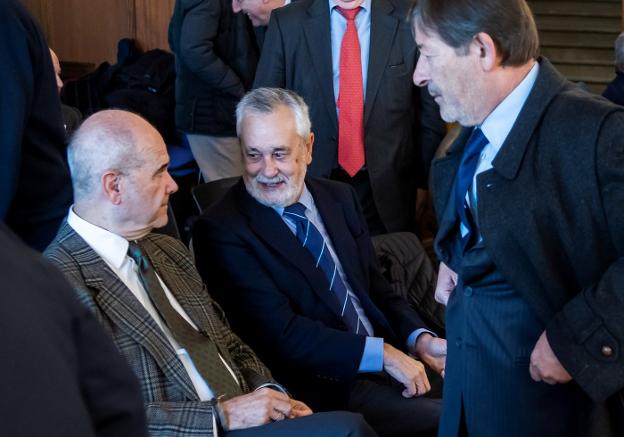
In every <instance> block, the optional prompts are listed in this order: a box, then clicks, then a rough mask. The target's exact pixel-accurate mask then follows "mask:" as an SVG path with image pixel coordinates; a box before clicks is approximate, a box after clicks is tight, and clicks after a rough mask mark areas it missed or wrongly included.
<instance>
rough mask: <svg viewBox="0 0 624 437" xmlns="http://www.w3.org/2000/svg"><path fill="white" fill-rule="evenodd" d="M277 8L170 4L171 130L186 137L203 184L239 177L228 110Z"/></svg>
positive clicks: (250, 75)
mask: <svg viewBox="0 0 624 437" xmlns="http://www.w3.org/2000/svg"><path fill="white" fill-rule="evenodd" d="M283 4H284V0H249V1H245V2H239V1H238V0H176V4H175V8H174V10H173V16H172V17H171V22H170V24H169V45H170V46H171V50H172V51H173V52H174V53H175V59H176V111H175V117H176V127H177V128H178V129H179V130H180V131H181V132H183V133H184V134H185V135H186V136H187V139H188V141H189V144H190V147H191V150H192V152H193V156H194V157H195V160H196V161H197V164H198V165H199V168H200V169H201V171H202V174H203V177H204V180H206V181H212V180H216V179H221V178H226V177H231V176H239V175H240V174H241V173H242V163H241V158H240V146H239V144H238V139H237V138H236V131H235V129H234V109H235V108H236V104H237V103H238V101H239V100H240V99H241V97H243V95H244V94H245V92H246V91H247V90H249V89H250V88H251V84H252V82H253V79H254V75H255V73H256V65H257V63H258V57H259V55H260V48H261V47H262V40H263V39H264V33H265V27H266V25H267V23H268V22H269V17H270V15H271V11H272V10H273V9H275V8H278V7H280V6H282V5H283ZM241 11H242V12H241ZM243 12H244V13H243ZM245 15H247V17H246V16H245Z"/></svg>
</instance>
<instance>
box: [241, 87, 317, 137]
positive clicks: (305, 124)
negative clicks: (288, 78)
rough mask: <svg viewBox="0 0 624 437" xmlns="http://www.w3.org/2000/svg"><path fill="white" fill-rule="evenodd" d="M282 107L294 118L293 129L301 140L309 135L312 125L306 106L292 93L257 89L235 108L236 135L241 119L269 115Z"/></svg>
mask: <svg viewBox="0 0 624 437" xmlns="http://www.w3.org/2000/svg"><path fill="white" fill-rule="evenodd" d="M280 105H284V106H287V107H288V108H290V109H291V110H292V112H293V114H294V116H295V129H296V131H297V134H298V135H299V136H300V137H301V138H306V137H308V136H309V135H310V131H311V128H312V123H311V122H310V114H309V111H308V105H306V103H305V102H304V100H303V99H302V98H301V97H300V96H299V95H298V94H297V93H295V92H294V91H290V90H285V89H282V88H257V89H255V90H252V91H250V92H248V93H247V94H246V95H245V96H244V97H243V99H242V100H241V101H240V102H239V103H238V105H237V106H236V134H237V135H238V136H239V137H240V134H241V125H242V123H243V119H244V118H245V117H246V116H247V115H249V114H271V113H272V112H273V111H275V109H276V108H277V107H278V106H280Z"/></svg>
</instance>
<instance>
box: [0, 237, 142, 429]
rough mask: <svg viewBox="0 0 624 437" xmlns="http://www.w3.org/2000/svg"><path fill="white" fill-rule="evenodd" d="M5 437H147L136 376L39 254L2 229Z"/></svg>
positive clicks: (1, 418) (0, 380)
mask: <svg viewBox="0 0 624 437" xmlns="http://www.w3.org/2000/svg"><path fill="white" fill-rule="evenodd" d="M0 281H1V282H2V286H1V288H2V293H0V342H1V343H2V360H0V375H1V376H0V391H1V392H2V393H3V396H1V397H0V422H1V423H2V435H6V436H13V437H18V436H43V435H45V436H49V437H56V436H58V437H61V436H62V437H88V436H100V437H104V436H106V437H135V436H137V437H141V436H147V424H146V420H145V412H144V407H143V396H142V395H141V391H140V388H139V384H138V381H137V379H136V377H135V375H134V374H133V373H132V371H131V370H130V367H129V366H128V365H127V363H126V362H125V360H124V359H123V358H122V357H121V356H120V355H119V352H118V351H117V349H116V348H115V346H114V345H113V342H112V341H111V339H110V338H109V337H108V335H107V334H106V333H105V332H104V330H103V329H102V328H101V327H100V326H99V325H98V323H97V321H96V320H95V317H94V316H93V315H92V314H91V313H90V311H89V310H88V309H87V307H85V306H83V305H81V304H80V302H78V300H77V299H76V297H75V296H74V295H73V291H72V289H71V286H70V285H69V284H68V283H67V281H65V279H64V278H63V276H62V275H61V273H60V272H58V270H56V269H55V268H54V267H52V266H51V265H50V264H49V263H48V262H47V261H44V260H43V258H42V257H41V255H39V254H36V253H35V252H33V251H32V250H30V249H28V248H26V247H24V246H23V245H22V244H20V243H18V242H17V239H16V238H15V237H14V236H12V235H10V234H9V233H7V231H6V229H5V228H4V226H2V225H0Z"/></svg>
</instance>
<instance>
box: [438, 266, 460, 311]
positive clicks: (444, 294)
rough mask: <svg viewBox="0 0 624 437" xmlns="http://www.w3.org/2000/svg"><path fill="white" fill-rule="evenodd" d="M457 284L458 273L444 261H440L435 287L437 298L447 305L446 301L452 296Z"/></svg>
mask: <svg viewBox="0 0 624 437" xmlns="http://www.w3.org/2000/svg"><path fill="white" fill-rule="evenodd" d="M456 286H457V273H455V272H454V271H453V270H451V269H450V268H449V267H448V266H447V265H446V264H444V263H443V262H441V263H440V270H439V271H438V282H437V283H436V288H435V300H436V302H439V303H441V304H442V305H444V306H446V303H447V302H448V300H449V297H451V293H452V292H453V290H455V287H456Z"/></svg>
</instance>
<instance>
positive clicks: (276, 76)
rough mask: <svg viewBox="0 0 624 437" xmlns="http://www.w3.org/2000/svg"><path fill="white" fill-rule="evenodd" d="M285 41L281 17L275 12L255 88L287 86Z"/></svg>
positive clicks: (258, 69)
mask: <svg viewBox="0 0 624 437" xmlns="http://www.w3.org/2000/svg"><path fill="white" fill-rule="evenodd" d="M284 57H285V53H284V40H283V34H282V25H281V22H280V15H279V14H278V13H276V12H275V11H274V12H273V13H272V14H271V20H270V21H269V26H268V28H267V31H266V36H265V38H264V43H263V44H262V53H261V54H260V60H259V61H258V68H257V69H256V77H255V79H254V84H253V87H254V88H260V87H275V88H284V87H285V86H286V70H285V68H286V66H285V58H284Z"/></svg>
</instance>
